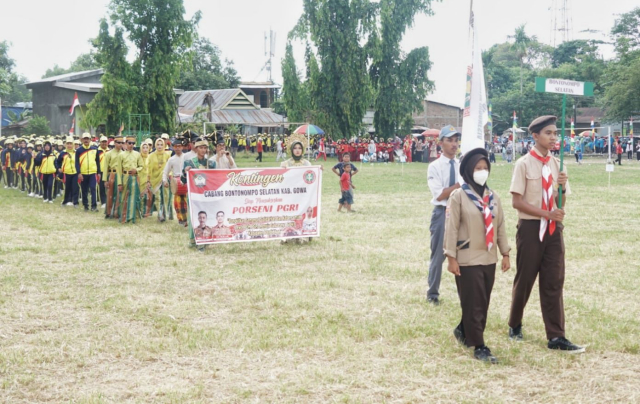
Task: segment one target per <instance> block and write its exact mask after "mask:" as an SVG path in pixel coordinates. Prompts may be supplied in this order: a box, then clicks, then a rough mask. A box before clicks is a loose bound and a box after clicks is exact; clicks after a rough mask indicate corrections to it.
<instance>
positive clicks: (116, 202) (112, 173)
mask: <svg viewBox="0 0 640 404" xmlns="http://www.w3.org/2000/svg"><path fill="white" fill-rule="evenodd" d="M123 143H124V138H123V137H122V135H117V136H116V137H115V139H114V140H113V145H114V146H113V150H109V151H108V152H107V153H106V154H105V156H104V160H103V164H102V182H104V187H105V188H106V190H107V200H106V202H107V206H106V208H105V211H104V216H105V219H109V218H111V217H115V218H118V217H120V215H119V213H118V211H119V210H120V195H119V193H118V175H117V173H118V167H119V165H120V154H121V153H122V145H123Z"/></svg>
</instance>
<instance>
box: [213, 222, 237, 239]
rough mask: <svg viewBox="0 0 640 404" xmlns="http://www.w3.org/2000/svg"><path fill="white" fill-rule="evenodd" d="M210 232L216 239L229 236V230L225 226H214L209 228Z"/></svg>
mask: <svg viewBox="0 0 640 404" xmlns="http://www.w3.org/2000/svg"><path fill="white" fill-rule="evenodd" d="M211 231H212V233H213V235H214V236H217V237H226V236H231V235H232V234H231V229H230V228H229V226H225V225H219V224H217V225H215V226H213V227H212V228H211Z"/></svg>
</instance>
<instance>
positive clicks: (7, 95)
mask: <svg viewBox="0 0 640 404" xmlns="http://www.w3.org/2000/svg"><path fill="white" fill-rule="evenodd" d="M9 48H10V45H9V43H8V42H7V41H2V42H0V98H2V102H3V104H5V105H13V104H15V103H16V102H24V101H30V100H31V93H30V92H29V90H27V88H26V87H25V85H24V84H25V83H26V81H27V80H26V78H25V77H24V76H22V75H20V74H17V73H15V72H14V71H13V68H14V66H15V61H14V60H13V59H11V58H10V57H9Z"/></svg>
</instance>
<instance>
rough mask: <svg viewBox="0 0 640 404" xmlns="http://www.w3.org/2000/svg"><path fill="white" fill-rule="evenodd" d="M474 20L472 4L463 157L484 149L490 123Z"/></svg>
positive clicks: (463, 128) (461, 145)
mask: <svg viewBox="0 0 640 404" xmlns="http://www.w3.org/2000/svg"><path fill="white" fill-rule="evenodd" d="M474 19H475V17H474V13H473V2H471V12H470V16H469V56H470V63H469V66H468V67H467V91H466V95H465V99H464V113H463V116H462V139H460V149H461V152H462V154H463V155H464V154H466V153H467V152H469V151H470V150H473V149H475V148H478V147H482V148H484V126H485V125H486V124H487V122H488V121H489V114H488V109H487V91H486V89H485V83H484V69H483V68H482V53H481V52H480V45H479V41H478V32H477V29H476V23H475V21H474Z"/></svg>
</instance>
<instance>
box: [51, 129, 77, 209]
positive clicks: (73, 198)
mask: <svg viewBox="0 0 640 404" xmlns="http://www.w3.org/2000/svg"><path fill="white" fill-rule="evenodd" d="M65 144H66V146H67V148H66V149H65V151H63V152H62V153H60V154H59V155H58V158H57V159H56V168H57V169H58V174H59V175H60V176H62V182H64V199H63V200H62V206H73V207H74V208H77V207H78V171H77V170H76V167H77V165H76V156H77V152H76V150H75V149H74V148H73V138H72V137H71V136H69V137H68V138H67V141H66V143H65Z"/></svg>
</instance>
